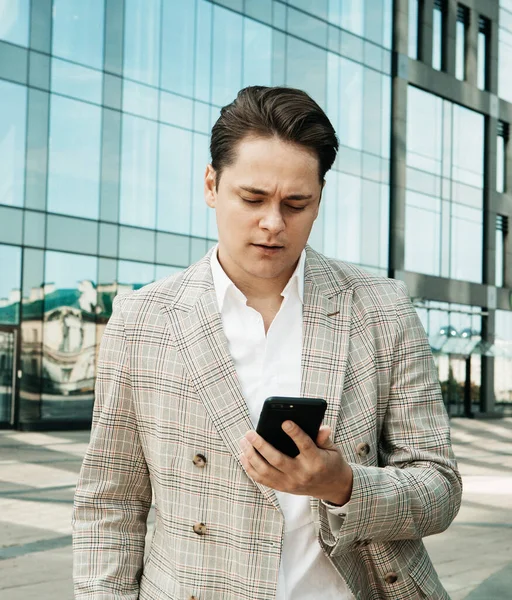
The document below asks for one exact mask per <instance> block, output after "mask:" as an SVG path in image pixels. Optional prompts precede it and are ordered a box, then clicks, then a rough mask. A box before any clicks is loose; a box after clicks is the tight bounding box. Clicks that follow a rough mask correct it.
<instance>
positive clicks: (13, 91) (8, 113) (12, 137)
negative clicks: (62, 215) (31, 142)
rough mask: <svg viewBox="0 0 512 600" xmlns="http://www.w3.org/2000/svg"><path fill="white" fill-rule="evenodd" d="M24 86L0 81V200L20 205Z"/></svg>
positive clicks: (23, 171) (22, 178)
mask: <svg viewBox="0 0 512 600" xmlns="http://www.w3.org/2000/svg"><path fill="white" fill-rule="evenodd" d="M26 120H27V88H26V87H22V86H21V85H16V84H14V83H8V82H7V81H1V80H0V203H1V204H10V205H11V206H23V195H24V191H25V136H26Z"/></svg>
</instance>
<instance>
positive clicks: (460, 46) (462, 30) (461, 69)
mask: <svg viewBox="0 0 512 600" xmlns="http://www.w3.org/2000/svg"><path fill="white" fill-rule="evenodd" d="M456 35H457V40H456V52H455V57H456V64H455V77H457V79H460V80H461V81H463V80H464V79H465V78H466V69H465V64H466V26H465V25H464V23H463V22H461V21H457V33H456Z"/></svg>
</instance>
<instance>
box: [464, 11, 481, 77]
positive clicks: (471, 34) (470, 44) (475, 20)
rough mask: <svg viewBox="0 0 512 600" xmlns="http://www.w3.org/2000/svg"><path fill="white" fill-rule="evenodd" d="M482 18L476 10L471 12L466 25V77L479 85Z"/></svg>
mask: <svg viewBox="0 0 512 600" xmlns="http://www.w3.org/2000/svg"><path fill="white" fill-rule="evenodd" d="M479 23H480V18H479V15H478V13H477V12H476V11H475V10H472V11H471V12H470V14H469V23H468V24H467V25H466V79H467V81H468V83H469V84H471V85H474V86H475V87H476V86H477V85H478V31H479Z"/></svg>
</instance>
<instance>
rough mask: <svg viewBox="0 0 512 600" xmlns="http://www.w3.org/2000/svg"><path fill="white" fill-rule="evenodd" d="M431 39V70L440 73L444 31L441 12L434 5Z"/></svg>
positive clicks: (437, 6)
mask: <svg viewBox="0 0 512 600" xmlns="http://www.w3.org/2000/svg"><path fill="white" fill-rule="evenodd" d="M432 35H433V39H432V68H434V69H436V70H437V71H441V69H442V68H443V42H444V30H443V11H442V8H441V7H440V6H439V3H436V5H435V6H434V19H433V33H432Z"/></svg>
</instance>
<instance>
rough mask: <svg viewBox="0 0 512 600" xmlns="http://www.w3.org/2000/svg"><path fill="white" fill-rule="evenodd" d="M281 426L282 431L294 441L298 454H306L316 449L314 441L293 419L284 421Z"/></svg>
mask: <svg viewBox="0 0 512 600" xmlns="http://www.w3.org/2000/svg"><path fill="white" fill-rule="evenodd" d="M282 427H283V431H284V432H285V433H287V434H288V435H289V436H290V437H291V438H292V440H293V441H294V442H295V444H296V445H297V448H298V449H299V452H300V454H306V455H307V454H311V453H312V452H315V451H316V450H317V446H316V444H315V442H314V441H313V440H312V439H311V438H310V437H309V435H308V434H307V433H306V432H305V431H304V430H303V429H301V428H300V427H299V426H298V425H297V424H296V423H294V422H293V421H285V422H284V423H283V425H282Z"/></svg>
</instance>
